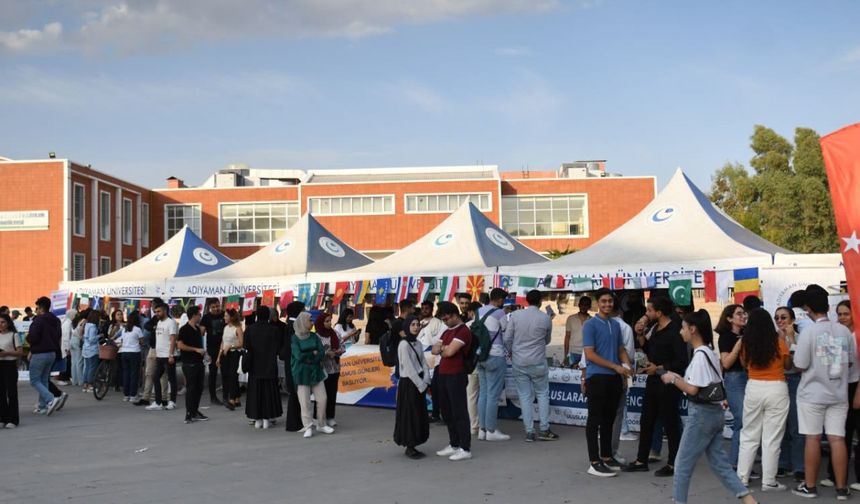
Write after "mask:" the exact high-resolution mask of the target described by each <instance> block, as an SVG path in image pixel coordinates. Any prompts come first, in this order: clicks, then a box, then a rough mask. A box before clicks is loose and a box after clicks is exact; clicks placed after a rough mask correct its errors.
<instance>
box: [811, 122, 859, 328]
mask: <svg viewBox="0 0 860 504" xmlns="http://www.w3.org/2000/svg"><path fill="white" fill-rule="evenodd" d="M821 154H822V156H824V166H825V167H826V168H827V180H828V181H829V183H830V184H829V185H830V198H831V199H832V200H833V213H834V214H835V215H836V233H837V234H838V235H839V241H840V245H843V247H842V264H843V265H844V267H845V280H847V282H848V297H849V298H850V299H851V315H852V317H853V319H854V320H855V321H856V320H860V238H858V237H857V234H858V233H860V205H858V204H857V201H858V199H860V123H857V124H852V125H851V126H847V127H845V128H842V129H841V130H839V131H836V132H834V133H831V134H829V135H826V136H824V137H822V138H821Z"/></svg>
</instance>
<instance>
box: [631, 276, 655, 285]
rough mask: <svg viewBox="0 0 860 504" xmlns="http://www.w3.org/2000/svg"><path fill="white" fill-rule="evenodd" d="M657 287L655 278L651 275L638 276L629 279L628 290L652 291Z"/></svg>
mask: <svg viewBox="0 0 860 504" xmlns="http://www.w3.org/2000/svg"><path fill="white" fill-rule="evenodd" d="M656 287H657V277H656V276H655V275H654V274H653V273H651V274H650V275H638V276H635V277H632V278H631V279H630V288H632V289H654V288H656Z"/></svg>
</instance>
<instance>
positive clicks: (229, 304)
mask: <svg viewBox="0 0 860 504" xmlns="http://www.w3.org/2000/svg"><path fill="white" fill-rule="evenodd" d="M239 308H240V305H239V296H228V297H227V299H226V300H225V301H224V309H225V310H236V311H239Z"/></svg>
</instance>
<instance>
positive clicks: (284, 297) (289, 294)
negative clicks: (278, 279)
mask: <svg viewBox="0 0 860 504" xmlns="http://www.w3.org/2000/svg"><path fill="white" fill-rule="evenodd" d="M293 296H294V295H293V288H292V287H287V288H286V289H284V290H282V291H281V296H280V298H279V299H278V306H280V308H281V313H283V312H284V311H285V310H286V309H287V305H288V304H290V303H292V302H293Z"/></svg>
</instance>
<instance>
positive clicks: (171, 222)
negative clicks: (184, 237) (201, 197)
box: [164, 205, 201, 240]
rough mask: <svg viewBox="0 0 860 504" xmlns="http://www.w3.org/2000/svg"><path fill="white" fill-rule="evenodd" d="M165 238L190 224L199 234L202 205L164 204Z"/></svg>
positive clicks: (198, 234)
mask: <svg viewBox="0 0 860 504" xmlns="http://www.w3.org/2000/svg"><path fill="white" fill-rule="evenodd" d="M164 220H165V226H164V239H165V240H169V239H170V237H172V236H173V235H175V234H176V233H178V232H179V231H181V230H182V226H188V227H189V228H191V230H192V231H194V233H195V234H196V235H197V236H201V234H200V205H164Z"/></svg>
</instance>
